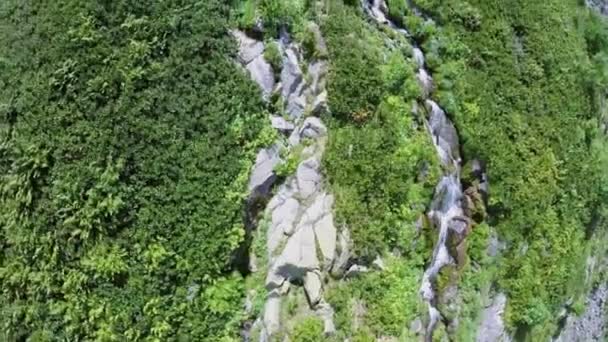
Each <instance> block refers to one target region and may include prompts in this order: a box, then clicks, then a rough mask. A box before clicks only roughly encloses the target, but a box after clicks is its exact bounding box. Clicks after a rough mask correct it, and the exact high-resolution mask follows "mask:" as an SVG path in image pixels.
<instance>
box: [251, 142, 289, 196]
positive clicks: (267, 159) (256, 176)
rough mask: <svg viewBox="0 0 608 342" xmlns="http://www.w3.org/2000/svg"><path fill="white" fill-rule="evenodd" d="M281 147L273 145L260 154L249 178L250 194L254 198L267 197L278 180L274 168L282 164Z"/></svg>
mask: <svg viewBox="0 0 608 342" xmlns="http://www.w3.org/2000/svg"><path fill="white" fill-rule="evenodd" d="M279 150H280V147H279V146H278V145H276V144H275V145H273V146H271V147H269V148H265V149H262V150H260V152H258V155H257V157H256V159H255V165H254V166H253V170H252V172H251V177H250V178H249V187H248V189H249V192H250V193H251V194H252V196H254V197H255V196H267V195H268V194H269V193H270V188H271V187H272V184H273V183H274V181H275V179H276V175H275V173H274V168H275V166H277V165H278V164H279V163H280V162H281V157H280V153H279Z"/></svg>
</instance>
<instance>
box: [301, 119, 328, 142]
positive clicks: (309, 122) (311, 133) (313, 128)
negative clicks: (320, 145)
mask: <svg viewBox="0 0 608 342" xmlns="http://www.w3.org/2000/svg"><path fill="white" fill-rule="evenodd" d="M325 135H327V127H325V125H324V124H323V122H322V121H321V119H319V118H317V117H314V116H311V117H308V118H306V120H304V123H303V124H302V128H301V129H300V137H301V138H310V139H317V138H320V137H324V136H325Z"/></svg>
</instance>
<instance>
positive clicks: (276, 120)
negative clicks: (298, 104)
mask: <svg viewBox="0 0 608 342" xmlns="http://www.w3.org/2000/svg"><path fill="white" fill-rule="evenodd" d="M270 123H271V124H272V128H274V129H276V130H277V131H280V132H283V133H289V132H291V131H293V130H294V129H295V125H294V124H292V123H291V122H289V121H287V120H285V118H283V117H281V116H277V115H271V116H270Z"/></svg>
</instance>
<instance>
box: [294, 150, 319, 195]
mask: <svg viewBox="0 0 608 342" xmlns="http://www.w3.org/2000/svg"><path fill="white" fill-rule="evenodd" d="M320 167H321V162H320V161H319V159H318V158H316V157H311V158H308V159H306V160H304V161H303V162H301V163H300V165H299V166H298V169H297V171H296V177H297V181H298V188H299V189H300V196H302V198H305V199H306V198H309V197H310V196H311V195H312V194H314V193H315V192H317V190H318V189H319V185H320V183H321V174H320V173H319V168H320Z"/></svg>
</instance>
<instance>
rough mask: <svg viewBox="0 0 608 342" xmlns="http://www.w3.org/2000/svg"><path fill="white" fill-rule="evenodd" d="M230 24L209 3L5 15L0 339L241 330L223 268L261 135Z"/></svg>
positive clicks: (256, 102)
mask: <svg viewBox="0 0 608 342" xmlns="http://www.w3.org/2000/svg"><path fill="white" fill-rule="evenodd" d="M228 14H229V9H228V8H227V6H226V5H225V4H224V2H223V1H215V0H212V1H147V2H138V1H128V0H121V1H111V2H107V1H106V2H82V1H75V0H60V1H51V2H36V1H13V0H7V1H3V2H2V3H1V4H0V27H2V28H3V29H2V33H1V34H0V43H1V44H2V46H4V47H5V49H3V50H2V51H1V52H0V61H2V62H0V65H1V67H0V68H2V72H1V73H0V112H1V113H2V115H0V154H1V155H2V157H0V158H1V160H2V161H1V162H0V227H1V228H0V236H1V237H0V240H1V242H0V287H1V288H2V292H1V293H0V311H1V312H0V315H1V316H2V317H3V319H2V321H1V323H0V325H1V330H2V331H3V336H2V337H3V338H4V339H5V340H8V341H19V340H26V339H31V340H49V339H50V340H102V341H117V340H147V341H167V340H176V339H180V338H181V339H190V340H201V341H203V340H204V341H218V340H220V339H224V340H225V339H228V338H236V336H238V328H239V324H240V313H239V312H240V310H241V309H240V308H241V302H242V299H243V298H242V297H243V294H244V288H243V280H242V279H241V277H240V276H232V275H230V270H231V266H230V261H231V257H232V255H233V251H234V250H235V248H236V247H237V246H238V245H239V243H240V242H241V240H242V234H243V221H242V220H243V219H242V217H243V215H242V211H243V197H244V195H245V193H244V192H245V189H246V184H247V177H248V173H249V169H250V167H251V165H252V164H253V161H254V158H255V152H256V151H257V149H258V148H259V147H260V146H261V145H263V144H266V143H267V136H266V135H265V133H264V132H265V131H264V130H263V129H262V127H264V126H266V122H265V120H266V119H265V114H264V104H263V103H262V101H261V98H260V96H259V90H258V89H257V88H256V86H255V85H254V84H253V83H252V82H251V81H249V78H248V77H247V76H246V75H244V74H243V73H242V71H241V69H240V68H239V67H237V66H236V65H235V64H234V62H233V59H232V56H234V55H235V52H236V51H235V43H234V42H233V41H232V39H231V38H230V35H229V34H228V33H227V31H228V27H227V18H228ZM9 84H10V86H8V85H9ZM195 285H197V286H195Z"/></svg>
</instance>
